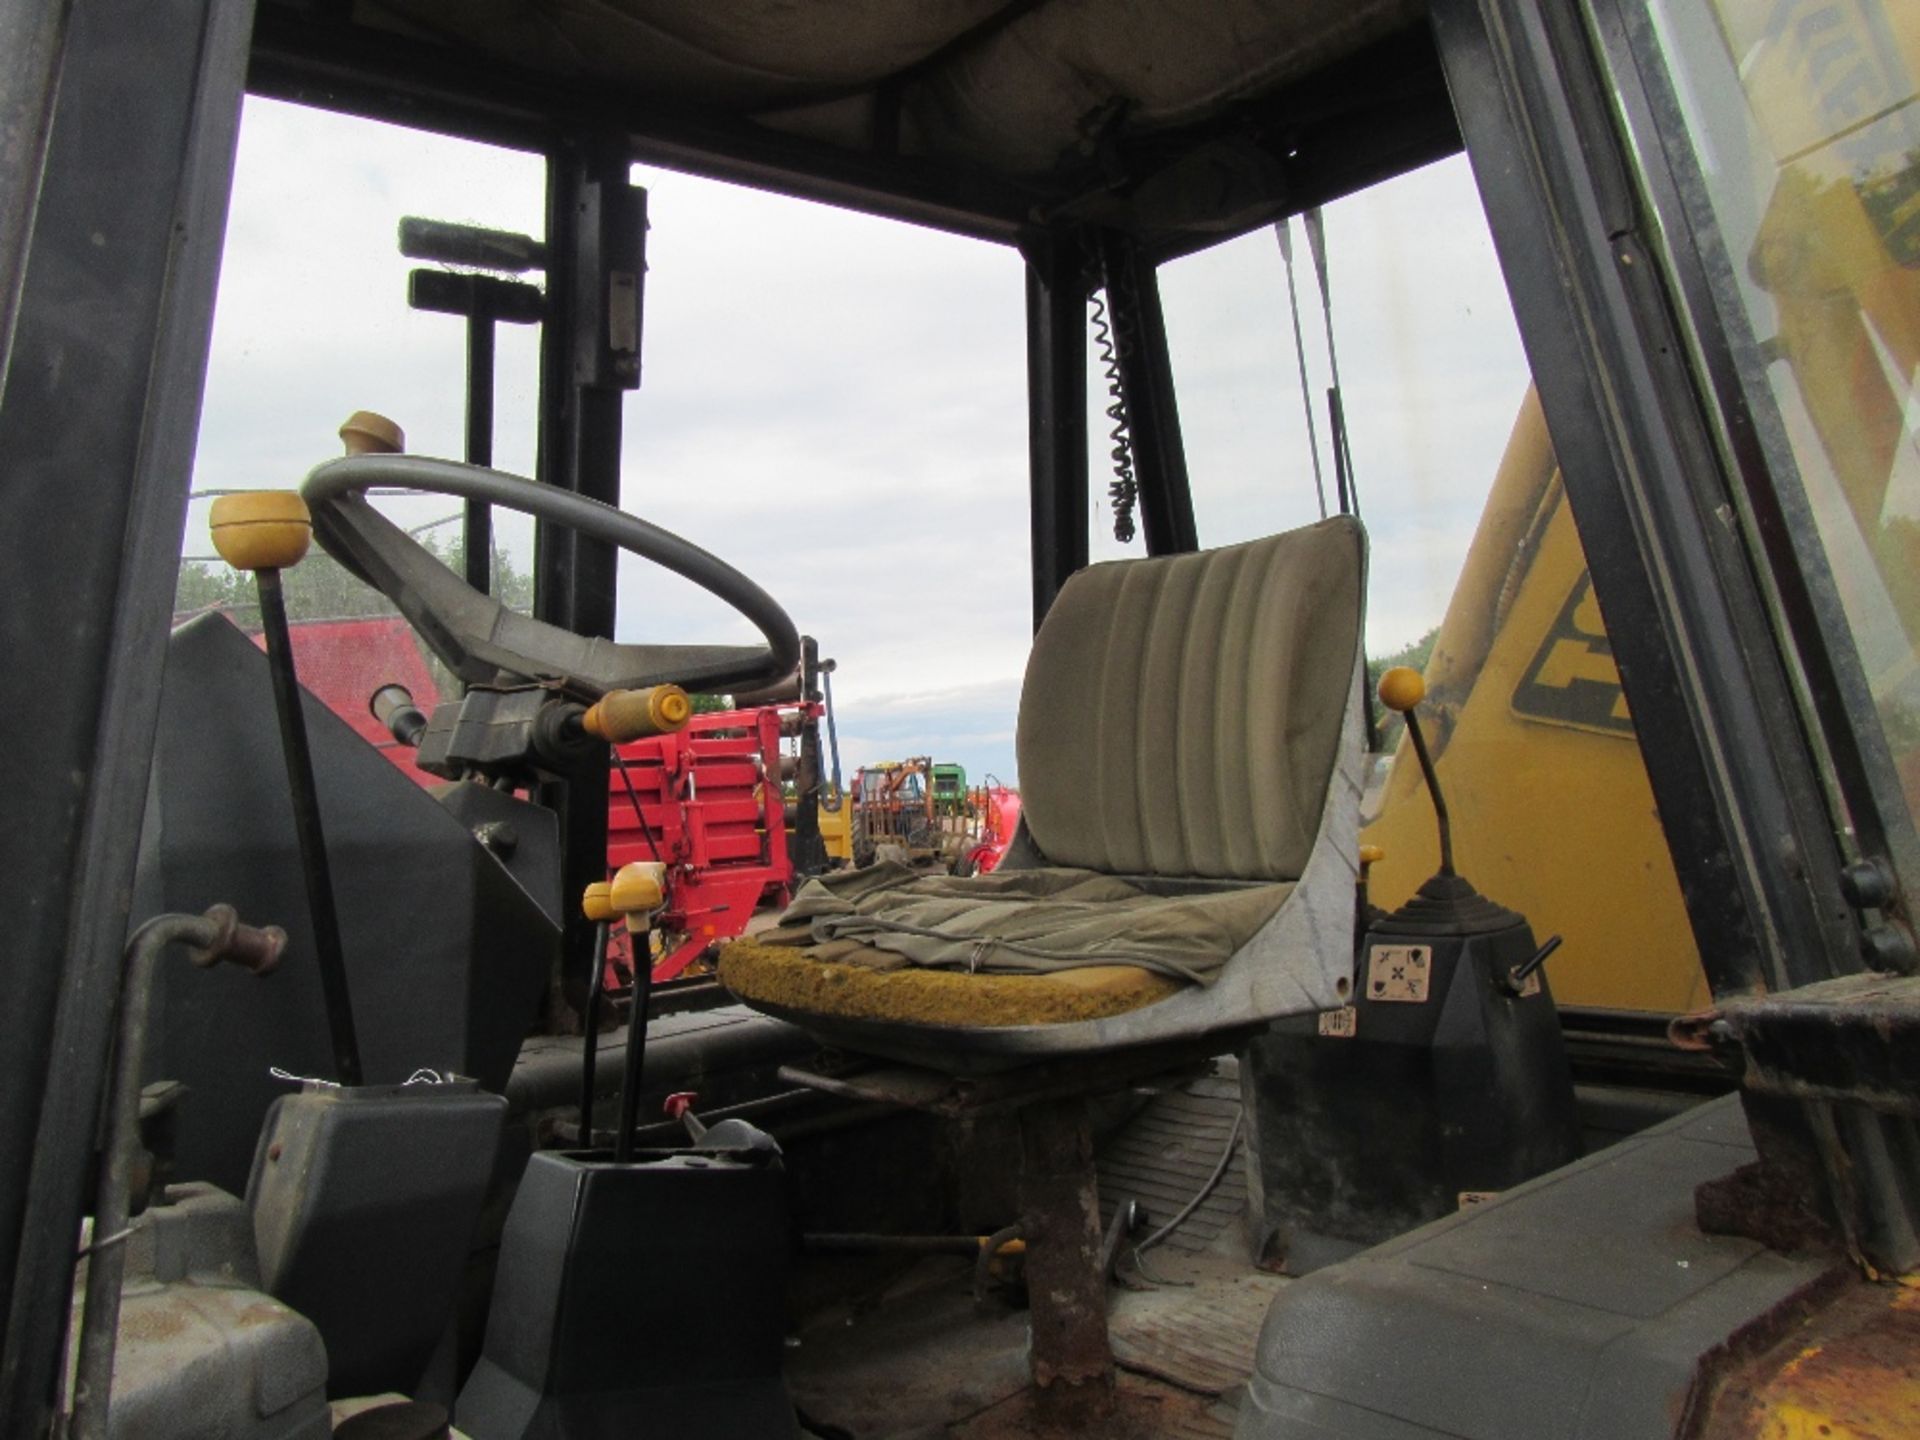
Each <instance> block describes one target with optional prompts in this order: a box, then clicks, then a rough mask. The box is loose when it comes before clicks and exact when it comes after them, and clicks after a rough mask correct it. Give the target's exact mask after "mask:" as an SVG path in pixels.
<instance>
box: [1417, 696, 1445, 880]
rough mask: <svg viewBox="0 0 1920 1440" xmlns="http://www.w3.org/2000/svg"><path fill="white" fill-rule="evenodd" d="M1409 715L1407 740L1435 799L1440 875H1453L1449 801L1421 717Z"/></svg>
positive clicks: (1428, 791) (1429, 791)
mask: <svg viewBox="0 0 1920 1440" xmlns="http://www.w3.org/2000/svg"><path fill="white" fill-rule="evenodd" d="M1406 713H1407V738H1408V739H1409V740H1411V741H1412V742H1413V754H1414V758H1415V759H1417V760H1418V761H1419V762H1420V773H1421V774H1422V775H1424V776H1426V777H1427V793H1428V794H1429V795H1431V796H1432V797H1433V818H1434V819H1435V820H1436V821H1438V822H1439V825H1440V873H1441V874H1442V875H1451V874H1453V873H1454V869H1453V825H1452V822H1450V821H1449V820H1448V819H1447V799H1446V796H1444V795H1442V794H1441V793H1440V776H1439V775H1438V774H1437V773H1435V771H1434V768H1433V756H1432V755H1431V754H1430V753H1429V752H1428V750H1427V737H1426V736H1425V735H1422V734H1421V733H1420V717H1419V716H1417V715H1415V714H1414V713H1413V711H1411V710H1409V711H1407V712H1406Z"/></svg>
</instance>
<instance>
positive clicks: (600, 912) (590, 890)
mask: <svg viewBox="0 0 1920 1440" xmlns="http://www.w3.org/2000/svg"><path fill="white" fill-rule="evenodd" d="M580 913H581V914H583V915H585V916H586V917H587V919H589V920H592V921H593V922H595V923H596V924H598V923H599V922H600V921H602V920H611V919H613V882H612V881H610V880H596V881H594V882H593V883H592V884H591V885H589V886H587V889H586V893H585V894H583V895H582V896H581V897H580Z"/></svg>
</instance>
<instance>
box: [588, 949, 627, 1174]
mask: <svg viewBox="0 0 1920 1440" xmlns="http://www.w3.org/2000/svg"><path fill="white" fill-rule="evenodd" d="M593 953H594V954H595V955H597V956H599V957H600V963H599V964H597V965H595V966H594V967H593V969H592V970H591V971H589V972H588V974H587V1004H586V1010H585V1015H584V1021H583V1023H584V1025H585V1033H584V1034H583V1035H582V1036H581V1037H580V1039H581V1044H580V1143H581V1144H582V1145H591V1144H592V1143H593V1138H592V1137H593V1078H594V1077H593V1070H594V1064H595V1061H596V1060H597V1059H598V1058H599V1050H600V987H601V984H602V983H603V980H604V977H605V976H606V973H607V922H606V921H604V920H602V921H600V922H599V923H598V924H597V925H595V926H594V927H593ZM636 978H637V977H636Z"/></svg>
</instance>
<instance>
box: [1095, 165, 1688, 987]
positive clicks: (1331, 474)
mask: <svg viewBox="0 0 1920 1440" xmlns="http://www.w3.org/2000/svg"><path fill="white" fill-rule="evenodd" d="M1324 236H1325V255H1326V264H1327V281H1328V293H1329V294H1330V297H1331V302H1332V304H1331V309H1332V321H1331V329H1332V332H1333V339H1334V351H1333V353H1329V349H1328V345H1327V331H1328V328H1329V327H1328V322H1327V317H1326V314H1325V312H1324V310H1323V307H1322V299H1321V290H1320V283H1319V276H1318V273H1317V270H1316V267H1315V261H1314V256H1313V253H1312V248H1311V244H1310V241H1309V238H1308V236H1307V233H1306V231H1305V228H1304V226H1303V224H1302V223H1301V221H1300V220H1298V219H1296V221H1295V222H1294V225H1293V227H1292V250H1293V279H1294V286H1295V290H1296V291H1297V294H1298V297H1299V311H1300V339H1299V343H1298V346H1297V348H1296V342H1295V338H1294V325H1293V319H1292V314H1291V307H1290V305H1289V301H1288V291H1287V272H1286V265H1285V260H1284V257H1283V253H1282V250H1281V247H1280V243H1279V240H1278V239H1277V237H1276V235H1275V233H1274V232H1273V231H1272V230H1262V231H1260V232H1258V233H1256V234H1253V235H1248V236H1244V237H1242V238H1240V239H1237V240H1235V241H1232V242H1230V243H1228V244H1223V245H1220V246H1217V247H1215V248H1213V249H1211V250H1208V251H1205V252H1203V253H1200V254H1197V255H1194V256H1191V257H1188V258H1186V259H1182V260H1179V261H1175V262H1173V263H1171V264H1169V265H1166V266H1164V267H1162V270H1161V294H1162V299H1163V305H1164V308H1165V311H1166V314H1167V321H1168V330H1169V338H1170V344H1171V347H1172V351H1173V369H1174V381H1175V388H1176V393H1177V395H1178V398H1179V405H1180V418H1181V424H1182V429H1183V432H1184V435H1185V439H1186V445H1187V459H1188V469H1189V473H1190V475H1191V477H1192V483H1193V494H1194V514H1195V521H1196V524H1197V526H1198V529H1199V532H1200V540H1201V543H1202V544H1203V545H1208V546H1214V545H1223V544H1231V543H1233V542H1236V541H1240V540H1246V539H1250V538H1253V537H1255V536H1259V535H1264V534H1269V533H1272V532H1273V531H1275V530H1280V529H1285V528H1288V527H1291V526H1296V525H1301V524H1306V523H1309V522H1311V521H1314V520H1317V519H1318V518H1319V515H1320V505H1319V493H1318V492H1319V489H1320V488H1324V490H1325V493H1326V496H1327V502H1328V505H1329V507H1333V506H1335V505H1337V499H1336V491H1337V488H1338V487H1337V483H1336V474H1335V464H1334V460H1333V447H1332V443H1331V436H1330V430H1331V414H1330V406H1329V403H1328V396H1327V391H1328V389H1329V388H1330V386H1331V385H1332V384H1333V382H1334V370H1335V366H1334V361H1335V360H1336V359H1337V362H1338V375H1339V383H1340V390H1341V400H1342V404H1341V410H1342V413H1343V416H1344V419H1345V422H1346V428H1347V448H1348V451H1349V453H1350V456H1351V461H1352V470H1351V477H1352V480H1353V484H1354V489H1355V490H1356V491H1357V494H1358V497H1359V513H1360V515H1361V518H1362V520H1363V521H1364V523H1365V525H1366V527H1367V531H1368V537H1369V546H1370V558H1369V566H1368V595H1367V604H1368V611H1367V629H1366V635H1367V648H1368V654H1369V658H1370V660H1371V661H1372V668H1373V671H1374V673H1375V674H1376V675H1377V674H1378V673H1379V671H1380V670H1381V669H1382V668H1384V667H1385V666H1386V665H1389V664H1408V665H1411V666H1413V667H1414V668H1416V669H1418V670H1421V671H1423V672H1424V675H1425V677H1426V681H1427V687H1428V694H1427V699H1426V701H1425V702H1423V704H1422V707H1421V715H1422V727H1423V730H1424V732H1425V734H1426V736H1427V738H1428V741H1429V743H1430V745H1431V746H1432V748H1433V750H1434V752H1435V754H1436V756H1437V758H1438V765H1439V770H1440V774H1441V779H1442V783H1443V785H1444V787H1445V790H1446V796H1447V801H1448V805H1449V808H1450V809H1451V812H1452V816H1453V835H1454V846H1455V852H1456V856H1457V858H1458V861H1459V864H1460V868H1461V870H1462V872H1463V873H1464V874H1465V875H1467V877H1468V878H1469V879H1470V880H1471V881H1472V882H1473V883H1474V884H1475V885H1477V886H1478V887H1479V888H1480V889H1481V891H1482V892H1483V893H1485V894H1487V895H1488V896H1490V897H1492V898H1493V899H1495V900H1496V901H1498V902H1499V903H1501V904H1503V905H1507V906H1509V907H1511V908H1513V909H1516V910H1519V911H1521V912H1523V913H1524V914H1526V915H1527V917H1528V918H1529V920H1531V922H1532V924H1533V926H1534V929H1535V932H1536V933H1537V934H1538V935H1540V936H1541V937H1542V938H1544V937H1546V936H1548V935H1555V934H1557V935H1560V936H1562V937H1563V939H1564V945H1563V947H1562V949H1561V950H1560V951H1559V952H1557V953H1556V956H1555V959H1554V961H1553V964H1552V975H1551V977H1550V979H1551V983H1552V986H1553V990H1554V994H1555V997H1556V999H1557V1000H1559V1001H1560V1002H1561V1003H1562V1004H1563V1005H1570V1006H1575V1007H1580V1006H1595V1007H1606V1008H1613V1009H1623V1010H1639V1011H1674V1010H1684V1009H1688V1008H1692V1007H1694V1006H1697V1005H1699V1004H1702V1003H1704V1002H1705V1000H1706V998H1707V990H1706V985H1705V981H1704V978H1703V977H1702V975H1701V971H1700V967H1699V962H1698V958H1697V956H1696V954H1695V952H1694V949H1693V946H1692V942H1691V938H1690V932H1689V930H1688V927H1687V923H1686V915H1685V909H1684V906H1683V903H1682V900H1681V897H1680V892H1679V886H1678V882H1677V881H1676V880H1675V878H1674V873H1673V865H1672V860H1671V857H1670V856H1669V855H1668V853H1667V850H1666V841H1665V836H1664V834H1663V832H1662V831H1661V829H1660V826H1659V823H1658V820H1657V818H1656V816H1655V812H1654V806H1653V799H1652V794H1651V787H1650V785H1649V783H1648V780H1647V776H1646V769H1645V765H1644V763H1643V762H1642V760H1641V756H1640V748H1639V745H1638V743H1637V741H1638V738H1639V737H1638V736H1637V734H1636V731H1635V728H1634V725H1633V718H1632V715H1631V714H1630V713H1629V710H1628V708H1627V705H1626V701H1625V696H1624V692H1623V689H1622V687H1621V684H1620V675H1619V671H1618V669H1617V668H1616V666H1615V664H1614V661H1613V656H1612V648H1611V644H1610V641H1609V639H1608V636H1607V631H1606V624H1605V620H1604V617H1603V616H1602V615H1601V613H1600V609H1599V605H1598V603H1597V601H1596V600H1595V598H1594V592H1593V586H1592V583H1591V580H1590V578H1589V576H1588V573H1587V566H1586V558H1585V553H1584V550H1583V548H1582V545H1581V542H1580V537H1579V535H1578V532H1577V531H1576V529H1575V527H1574V522H1573V516H1572V512H1571V510H1570V509H1569V507H1568V505H1567V502H1566V495H1565V491H1564V488H1563V487H1562V485H1561V482H1560V476H1559V470H1558V465H1557V463H1556V459H1555V456H1554V452H1553V447H1552V443H1551V440H1550V438H1549V436H1548V434H1547V430H1546V425H1545V421H1544V418H1543V417H1542V414H1541V411H1540V407H1539V405H1538V403H1537V401H1536V400H1535V399H1534V397H1533V395H1532V393H1531V390H1530V386H1529V378H1530V377H1529V371H1528V368H1527V364H1526V360H1525V357H1524V354H1523V352H1522V350H1521V346H1520V342H1519V338H1518V334H1517V331H1516V327H1515V325H1514V321H1513V315H1512V308H1511V305H1510V303H1509V301H1508V298H1507V294H1506V289H1505V285H1504V282H1503V279H1502V277H1501V273H1500V269H1499V265H1498V263H1497V261H1496V258H1495V255H1494V252H1493V246H1492V242H1491V238H1490V236H1489V234H1488V231H1487V226H1486V221H1485V218H1484V214H1483V211H1482V209H1481V206H1480V203H1479V198H1478V195H1477V192H1476V191H1475V188H1474V184H1473V180H1472V175H1471V172H1470V169H1469V167H1468V164H1467V162H1466V160H1465V158H1464V157H1456V158H1454V159H1451V160H1447V161H1443V162H1441V163H1439V164H1436V165H1432V166H1429V167H1426V168H1425V169H1422V170H1418V171H1415V172H1413V173H1411V174H1408V175H1403V176H1400V177H1398V178H1396V179H1393V180H1390V181H1387V182H1385V183H1383V184H1381V185H1378V186H1375V187H1373V188H1372V189H1369V190H1366V191H1363V192H1361V193H1359V194H1356V195H1352V196H1349V197H1347V198H1345V199H1342V200H1340V201H1337V202H1335V203H1333V204H1331V205H1329V206H1327V207H1326V210H1325V212H1324ZM1299 352H1304V357H1305V362H1306V366H1305V368H1306V376H1305V381H1304V385H1303V381H1302V376H1301V366H1300V360H1299ZM1303 391H1304V394H1303ZM1096 394H1098V392H1097V391H1096ZM1309 414H1310V415H1311V417H1312V426H1311V433H1310V430H1309V421H1308V417H1309ZM1316 442H1317V446H1318V453H1319V456H1320V478H1321V485H1320V487H1316V485H1315V478H1314V463H1313V462H1314V454H1315V445H1316ZM1104 449H1105V447H1104V446H1102V447H1099V453H1102V454H1103V453H1104ZM1099 488H1100V489H1101V491H1102V492H1103V490H1104V487H1099ZM1102 498H1104V494H1102ZM1099 518H1101V519H1104V518H1105V517H1104V516H1102V517H1099ZM1105 528H1106V527H1097V528H1096V535H1097V537H1098V543H1097V545H1096V553H1098V552H1099V551H1100V550H1101V549H1105V550H1106V551H1107V552H1108V553H1112V551H1113V546H1112V542H1111V538H1110V534H1107V533H1103V532H1104V531H1105ZM1133 548H1134V552H1135V553H1138V551H1139V549H1140V547H1139V546H1138V545H1136V546H1135V547H1133ZM1382 719H1383V722H1384V723H1383V726H1382V731H1381V737H1380V749H1379V753H1378V755H1377V756H1376V758H1375V760H1374V762H1373V765H1372V768H1371V771H1370V773H1369V775H1368V783H1367V786H1366V790H1365V795H1364V799H1363V810H1362V820H1363V825H1364V829H1363V831H1362V836H1361V838H1362V840H1363V842H1365V843H1369V844H1374V845H1378V846H1379V847H1381V848H1382V849H1383V850H1384V851H1385V858H1384V859H1383V860H1381V861H1379V862H1378V863H1377V864H1375V865H1374V866H1373V886H1372V889H1373V899H1374V901H1375V902H1376V903H1378V904H1381V905H1383V906H1387V907H1392V906H1395V905H1399V904H1401V903H1402V902H1404V901H1406V900H1407V899H1408V898H1409V897H1410V896H1411V895H1412V894H1413V892H1414V890H1415V889H1416V888H1417V887H1418V886H1419V885H1420V884H1421V882H1422V881H1424V880H1425V879H1427V877H1428V876H1430V875H1431V874H1432V873H1433V872H1434V869H1435V867H1436V866H1437V864H1438V860H1439V853H1438V851H1439V846H1438V839H1437V835H1436V831H1435V825H1434V819H1433V807H1432V802H1431V800H1430V798H1429V797H1428V795H1427V793H1426V789H1425V786H1424V784H1423V783H1422V781H1421V779H1420V776H1419V771H1418V767H1417V766H1416V764H1415V763H1414V761H1413V759H1412V757H1411V754H1410V750H1409V748H1408V747H1406V746H1405V745H1403V744H1401V743H1400V740H1401V737H1402V733H1403V732H1402V729H1401V727H1400V725H1399V723H1398V721H1397V717H1393V716H1390V715H1383V717H1382ZM1625 894H1631V895H1633V896H1634V897H1635V903H1634V904H1633V905H1632V906H1622V905H1620V903H1619V901H1618V897H1619V896H1621V895H1625Z"/></svg>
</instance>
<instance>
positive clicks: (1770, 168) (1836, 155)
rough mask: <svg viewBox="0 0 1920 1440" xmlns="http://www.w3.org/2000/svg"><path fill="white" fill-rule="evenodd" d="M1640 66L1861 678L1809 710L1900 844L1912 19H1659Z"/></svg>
mask: <svg viewBox="0 0 1920 1440" xmlns="http://www.w3.org/2000/svg"><path fill="white" fill-rule="evenodd" d="M1641 48H1642V50H1643V52H1644V54H1645V58H1646V62H1647V68H1648V69H1649V70H1650V71H1652V72H1653V73H1655V74H1660V73H1661V72H1662V71H1664V75H1663V76H1662V78H1663V80H1664V82H1665V87H1664V88H1665V90H1666V95H1665V100H1664V102H1663V103H1671V105H1672V106H1673V108H1674V109H1675V110H1676V111H1677V114H1678V121H1679V123H1678V124H1676V125H1673V126H1671V127H1663V128H1662V133H1661V134H1660V135H1659V137H1658V139H1659V140H1662V141H1665V142H1666V144H1667V146H1668V149H1669V153H1670V155H1671V156H1672V157H1673V159H1674V163H1675V166H1676V171H1677V172H1678V171H1684V172H1685V175H1686V179H1685V180H1683V182H1682V185H1681V187H1680V189H1681V194H1682V203H1683V204H1684V205H1685V207H1686V208H1687V210H1688V212H1689V213H1688V215H1687V217H1686V218H1687V223H1688V226H1689V228H1690V229H1691V230H1692V232H1693V234H1694V235H1695V237H1696V238H1697V239H1699V241H1700V243H1701V246H1702V252H1703V253H1702V258H1703V260H1704V261H1705V263H1706V265H1707V268H1708V270H1709V272H1710V281H1709V286H1710V289H1711V290H1712V292H1713V303H1714V305H1715V306H1716V307H1717V318H1716V321H1715V322H1714V323H1716V324H1718V325H1720V326H1723V327H1725V330H1726V332H1727V333H1728V334H1729V335H1731V336H1733V337H1735V346H1734V348H1735V352H1736V357H1737V359H1738V360H1739V361H1741V362H1743V370H1744V373H1743V374H1742V375H1741V377H1740V378H1741V381H1742V383H1743V384H1744V386H1745V387H1746V392H1747V396H1748V403H1749V405H1750V406H1752V408H1753V409H1754V410H1755V411H1756V413H1758V414H1760V415H1761V420H1762V423H1761V424H1760V426H1759V431H1760V438H1761V441H1762V444H1763V445H1765V446H1768V447H1769V453H1768V454H1767V456H1766V460H1767V469H1768V472H1769V474H1768V479H1767V482H1766V483H1768V484H1770V485H1771V486H1772V487H1773V494H1774V498H1775V500H1776V501H1777V503H1778V504H1779V506H1780V508H1781V509H1782V511H1783V512H1784V513H1786V514H1788V515H1789V516H1796V515H1797V516H1802V517H1804V518H1805V520H1806V522H1807V523H1806V524H1805V525H1804V526H1800V525H1798V524H1791V525H1790V527H1789V528H1790V529H1792V531H1793V534H1794V539H1795V540H1796V541H1797V542H1798V545H1799V550H1798V557H1799V558H1798V568H1799V569H1800V570H1801V572H1802V575H1803V577H1804V578H1805V580H1806V582H1807V583H1808V584H1809V585H1810V586H1811V587H1812V589H1813V592H1814V594H1815V595H1816V596H1817V597H1819V599H1818V601H1817V602H1816V603H1817V604H1821V605H1822V606H1823V608H1824V616H1825V618H1826V621H1827V623H1828V625H1829V627H1830V628H1829V638H1828V640H1827V642H1826V643H1827V644H1828V645H1830V646H1842V647H1844V646H1846V645H1847V644H1848V643H1849V642H1850V643H1851V646H1852V649H1853V651H1854V652H1855V653H1856V654H1857V659H1858V667H1859V670H1860V672H1862V673H1863V675H1864V687H1863V691H1862V693H1858V694H1852V693H1846V689H1845V687H1842V694H1841V695H1839V696H1825V695H1817V696H1816V697H1815V698H1816V700H1817V701H1821V702H1826V703H1827V704H1829V705H1830V704H1831V702H1833V701H1835V700H1836V699H1837V700H1841V701H1844V703H1846V704H1847V705H1848V706H1851V707H1852V713H1851V715H1850V716H1849V724H1848V727H1847V728H1849V729H1850V730H1852V731H1854V732H1856V734H1864V735H1866V736H1867V737H1868V739H1869V741H1870V742H1871V741H1880V742H1884V754H1885V755H1887V756H1888V757H1890V759H1891V761H1892V765H1891V774H1890V775H1888V776H1887V777H1886V783H1885V784H1883V785H1880V786H1878V787H1876V792H1877V793H1876V796H1875V803H1876V804H1877V805H1878V807H1879V809H1880V812H1881V814H1882V816H1884V817H1886V818H1887V819H1888V820H1889V822H1890V823H1891V824H1892V825H1894V826H1897V828H1900V829H1903V830H1904V829H1907V828H1908V827H1909V826H1910V822H1911V820H1912V817H1913V816H1914V815H1915V814H1916V813H1920V645H1917V644H1916V642H1920V390H1917V389H1916V383H1915V382H1916V376H1920V93H1917V89H1916V77H1917V76H1920V7H1916V6H1914V5H1912V4H1910V3H1907V0H1850V3H1847V4H1824V3H1823V4H1814V3H1811V0H1768V3H1758V0H1708V3H1705V4H1698V3H1688V4H1678V3H1670V0H1667V3H1659V4H1656V5H1654V6H1653V7H1652V10H1651V26H1650V29H1648V30H1647V31H1645V32H1644V33H1643V35H1642V45H1641ZM1649 138H1652V137H1649ZM1850 668H1851V667H1850V666H1849V670H1850ZM1810 683H1811V682H1810ZM1827 713H1831V710H1830V709H1828V710H1827ZM1845 743H1848V744H1852V743H1854V742H1853V739H1852V737H1848V738H1847V740H1846V742H1845ZM1868 748H1869V750H1870V751H1872V753H1874V754H1876V755H1877V754H1879V753H1882V752H1880V751H1879V748H1878V746H1877V745H1874V744H1869V746H1868ZM1873 771H1874V766H1873V765H1872V764H1869V766H1868V773H1873ZM1879 792H1884V793H1879ZM1852 798H1853V799H1854V800H1855V802H1856V803H1858V799H1859V797H1857V796H1856V797H1852ZM1901 811H1904V814H1902V813H1899V812H1901ZM1895 858H1896V860H1898V859H1899V858H1900V851H1899V848H1898V847H1896V848H1895ZM1904 878H1905V880H1906V883H1907V885H1908V887H1909V891H1910V892H1911V891H1912V888H1913V887H1914V886H1916V885H1920V873H1911V874H1908V875H1906V876H1905V877H1904Z"/></svg>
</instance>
